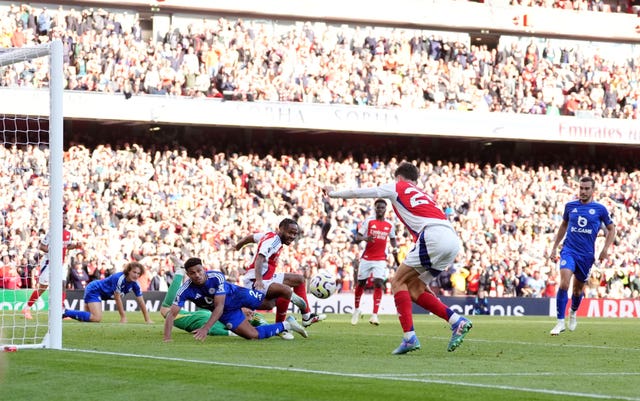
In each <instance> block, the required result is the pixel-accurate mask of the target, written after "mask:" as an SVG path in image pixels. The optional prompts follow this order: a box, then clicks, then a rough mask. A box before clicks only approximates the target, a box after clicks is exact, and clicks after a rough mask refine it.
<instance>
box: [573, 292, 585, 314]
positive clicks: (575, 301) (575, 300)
mask: <svg viewBox="0 0 640 401" xmlns="http://www.w3.org/2000/svg"><path fill="white" fill-rule="evenodd" d="M582 297H583V294H580V296H577V297H576V296H575V295H572V296H571V310H572V311H577V310H578V308H579V307H580V302H582Z"/></svg>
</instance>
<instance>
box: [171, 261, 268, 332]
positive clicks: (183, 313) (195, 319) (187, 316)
mask: <svg viewBox="0 0 640 401" xmlns="http://www.w3.org/2000/svg"><path fill="white" fill-rule="evenodd" d="M183 278H184V269H178V270H177V271H176V273H175V275H174V277H173V281H172V282H171V285H170V286H169V289H168V290H167V294H166V295H165V297H164V299H163V300H162V306H161V307H160V314H161V315H162V317H166V316H167V313H169V310H170V309H171V304H172V303H173V301H174V300H175V299H176V294H177V292H178V289H179V288H180V286H181V285H182V279H183ZM243 312H244V315H245V316H246V317H247V320H249V323H251V325H252V326H254V327H255V326H264V325H267V324H269V323H267V321H266V320H265V318H264V316H262V314H260V313H258V312H254V311H252V310H250V309H246V308H245V309H243ZM210 317H211V311H210V310H208V309H197V310H195V311H193V312H190V311H187V310H185V309H180V312H178V316H176V318H175V319H174V321H173V327H177V328H179V329H182V330H184V331H186V332H188V333H191V332H193V331H194V330H196V329H199V328H200V327H202V326H204V325H205V323H207V321H208V320H209V318H210ZM208 335H210V336H229V335H235V334H234V333H233V332H232V331H229V330H227V328H226V327H224V324H222V322H220V321H217V322H215V324H214V325H213V326H211V329H209V333H208Z"/></svg>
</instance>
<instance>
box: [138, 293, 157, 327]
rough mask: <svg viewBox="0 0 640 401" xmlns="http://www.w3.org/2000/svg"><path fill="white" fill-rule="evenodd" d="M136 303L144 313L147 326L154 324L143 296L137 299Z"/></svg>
mask: <svg viewBox="0 0 640 401" xmlns="http://www.w3.org/2000/svg"><path fill="white" fill-rule="evenodd" d="M136 302H137V303H138V307H139V308H140V311H141V312H142V316H144V321H145V323H147V324H153V321H152V320H151V318H149V311H148V310H147V305H145V303H144V298H143V297H142V296H139V297H136Z"/></svg>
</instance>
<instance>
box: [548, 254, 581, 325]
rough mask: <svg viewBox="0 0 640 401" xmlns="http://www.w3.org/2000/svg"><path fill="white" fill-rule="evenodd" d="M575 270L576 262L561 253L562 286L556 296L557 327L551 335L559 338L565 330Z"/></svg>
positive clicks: (571, 257)
mask: <svg viewBox="0 0 640 401" xmlns="http://www.w3.org/2000/svg"><path fill="white" fill-rule="evenodd" d="M574 270H575V260H574V259H573V256H571V255H569V254H563V253H560V286H559V287H558V293H557V294H556V318H557V322H556V325H555V326H554V327H553V328H552V329H551V331H550V332H549V334H551V335H552V336H557V335H558V334H560V333H562V332H563V331H564V330H565V321H564V318H565V314H566V310H567V303H569V286H570V285H571V278H572V277H573V272H574Z"/></svg>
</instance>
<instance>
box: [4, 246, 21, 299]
mask: <svg viewBox="0 0 640 401" xmlns="http://www.w3.org/2000/svg"><path fill="white" fill-rule="evenodd" d="M20 285H21V280H20V274H18V270H17V268H16V264H15V262H14V261H13V259H12V257H11V256H10V255H9V253H8V252H5V253H3V254H2V267H0V287H1V288H4V289H7V290H17V289H19V288H20Z"/></svg>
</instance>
